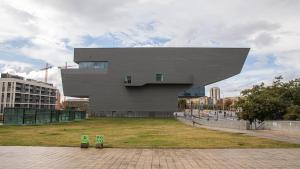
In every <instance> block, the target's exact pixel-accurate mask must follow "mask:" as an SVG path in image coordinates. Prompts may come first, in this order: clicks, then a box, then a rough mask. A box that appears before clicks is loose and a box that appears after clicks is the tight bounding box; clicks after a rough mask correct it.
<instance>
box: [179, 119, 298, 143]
mask: <svg viewBox="0 0 300 169" xmlns="http://www.w3.org/2000/svg"><path fill="white" fill-rule="evenodd" d="M178 120H179V121H181V122H183V123H184V124H186V125H190V126H194V127H200V128H206V129H210V130H219V131H225V132H229V133H242V134H245V135H249V136H255V137H260V138H267V139H272V140H277V141H284V142H289V143H294V144H300V132H295V131H294V132H291V131H276V130H239V129H229V128H219V127H211V126H206V125H198V124H196V123H195V124H193V123H192V121H190V120H187V119H184V118H178Z"/></svg>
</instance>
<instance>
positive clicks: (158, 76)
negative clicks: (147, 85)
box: [156, 73, 164, 82]
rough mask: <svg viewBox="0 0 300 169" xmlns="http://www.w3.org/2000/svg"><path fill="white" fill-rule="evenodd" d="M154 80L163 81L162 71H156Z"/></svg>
mask: <svg viewBox="0 0 300 169" xmlns="http://www.w3.org/2000/svg"><path fill="white" fill-rule="evenodd" d="M156 81H157V82H162V81H164V75H163V74H162V73H157V74H156Z"/></svg>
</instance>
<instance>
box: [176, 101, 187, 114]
mask: <svg viewBox="0 0 300 169" xmlns="http://www.w3.org/2000/svg"><path fill="white" fill-rule="evenodd" d="M186 104H187V103H186V100H185V99H180V100H178V108H179V111H182V110H184V109H186Z"/></svg>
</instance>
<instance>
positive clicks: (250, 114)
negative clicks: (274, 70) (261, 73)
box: [237, 76, 300, 123]
mask: <svg viewBox="0 0 300 169" xmlns="http://www.w3.org/2000/svg"><path fill="white" fill-rule="evenodd" d="M282 80H283V78H282V76H278V77H275V80H274V81H273V84H272V85H271V86H265V84H264V83H261V84H260V85H255V86H253V87H252V89H246V90H243V91H242V92H241V94H242V95H243V96H245V99H244V100H240V101H238V103H237V106H238V107H241V108H242V112H240V113H239V114H238V116H239V118H241V119H244V120H249V121H250V123H252V122H253V121H256V120H259V121H264V120H280V119H289V120H290V119H297V118H298V116H295V114H297V112H298V108H299V107H297V106H300V86H299V84H300V80H299V79H295V80H291V81H289V82H283V81H282ZM287 114H290V115H287Z"/></svg>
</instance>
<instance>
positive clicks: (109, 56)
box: [61, 48, 249, 113]
mask: <svg viewBox="0 0 300 169" xmlns="http://www.w3.org/2000/svg"><path fill="white" fill-rule="evenodd" d="M248 52H249V48H76V49H75V51H74V55H75V56H74V61H75V62H76V63H78V64H81V63H92V62H99V63H101V62H103V63H104V62H105V69H102V68H101V69H98V68H80V67H79V69H62V70H61V74H62V82H63V90H64V94H65V95H66V96H73V97H88V98H89V99H90V105H91V111H92V112H95V113H97V112H99V113H101V112H128V111H130V112H174V111H176V110H177V96H178V94H179V93H180V92H182V91H184V90H187V89H189V88H191V87H192V86H205V85H208V84H211V83H214V82H217V81H220V80H223V79H226V78H229V77H231V76H233V75H236V74H238V73H239V72H240V71H241V69H242V66H243V64H244V62H245V59H246V57H247V55H248ZM128 76H130V81H128V78H127V81H126V83H125V82H124V79H125V77H128ZM161 76H162V77H161ZM128 82H130V83H128Z"/></svg>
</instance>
